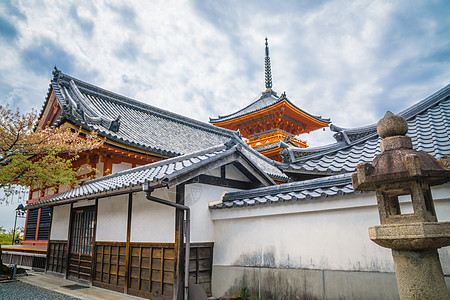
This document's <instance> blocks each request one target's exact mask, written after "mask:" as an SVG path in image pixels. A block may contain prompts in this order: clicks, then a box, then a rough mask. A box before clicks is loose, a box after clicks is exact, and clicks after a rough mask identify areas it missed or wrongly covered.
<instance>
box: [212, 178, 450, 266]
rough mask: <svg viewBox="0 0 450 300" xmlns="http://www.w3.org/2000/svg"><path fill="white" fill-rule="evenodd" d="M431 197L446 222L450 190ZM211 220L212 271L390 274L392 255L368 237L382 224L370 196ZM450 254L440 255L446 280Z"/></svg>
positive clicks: (231, 212) (226, 213)
mask: <svg viewBox="0 0 450 300" xmlns="http://www.w3.org/2000/svg"><path fill="white" fill-rule="evenodd" d="M433 197H434V198H435V199H436V201H435V206H436V210H437V215H438V219H439V221H448V220H449V219H450V185H447V186H445V187H440V188H435V189H433ZM408 206H409V204H406V203H405V204H402V211H403V209H405V210H408V209H409V208H408ZM212 218H213V220H215V221H214V222H215V232H214V235H215V244H214V265H222V266H233V265H234V266H266V267H288V268H306V269H329V270H356V271H381V272H394V267H393V261H392V255H391V251H390V250H389V249H386V248H382V247H380V246H378V245H376V244H375V243H373V242H372V241H370V239H369V236H368V227H370V226H374V225H378V224H380V221H379V215H378V209H377V206H376V198H375V194H374V193H364V194H358V195H349V196H343V197H336V198H329V199H319V200H311V201H303V202H296V203H293V204H281V205H261V206H259V207H253V208H236V209H222V210H214V211H212ZM448 248H449V247H446V248H445V249H441V250H440V256H441V263H442V266H443V269H444V273H447V274H448V273H450V260H449V254H450V253H449V250H448Z"/></svg>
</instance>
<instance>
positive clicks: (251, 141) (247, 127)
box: [209, 38, 330, 161]
mask: <svg viewBox="0 0 450 300" xmlns="http://www.w3.org/2000/svg"><path fill="white" fill-rule="evenodd" d="M265 52H266V55H265V83H266V90H265V91H264V92H262V93H261V95H260V96H259V98H258V99H257V100H255V101H254V102H252V103H251V104H249V105H248V106H246V107H244V108H242V109H240V110H238V111H236V112H234V113H232V114H229V115H226V116H218V117H217V118H216V119H214V118H210V120H209V122H210V123H211V124H213V125H216V126H219V127H223V128H227V129H230V130H234V131H239V132H240V134H241V135H242V137H243V138H244V139H245V141H246V142H247V144H248V145H249V146H250V147H252V148H254V149H255V150H257V151H258V152H260V153H261V154H263V155H265V156H267V157H268V158H271V159H273V160H277V161H282V158H281V156H280V151H281V150H283V149H284V148H286V147H288V146H289V145H291V146H294V147H300V148H307V147H308V145H307V144H306V141H303V140H301V139H299V138H298V135H300V134H303V133H309V132H311V131H314V130H317V129H320V128H323V127H328V124H329V123H330V119H323V118H321V117H320V116H314V115H311V114H309V113H307V112H305V111H304V110H302V109H300V108H298V107H297V106H295V105H294V104H293V103H292V102H291V101H289V99H288V98H287V97H286V92H284V93H283V94H281V96H278V95H277V93H276V92H275V91H273V90H272V71H271V66H270V57H269V45H268V42H267V38H266V48H265Z"/></svg>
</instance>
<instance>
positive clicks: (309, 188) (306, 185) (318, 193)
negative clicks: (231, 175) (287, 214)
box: [210, 174, 359, 209]
mask: <svg viewBox="0 0 450 300" xmlns="http://www.w3.org/2000/svg"><path fill="white" fill-rule="evenodd" d="M353 193H359V192H355V191H353V187H352V180H351V174H342V175H335V176H328V177H324V178H317V179H311V180H305V181H299V182H293V183H286V184H281V185H277V186H269V187H263V188H258V189H253V190H248V191H239V192H231V193H227V194H225V195H224V197H223V199H222V202H221V203H217V204H214V205H213V206H211V207H210V208H211V209H224V208H234V207H249V206H258V205H269V204H278V203H285V202H288V203H293V202H296V201H307V200H312V199H324V198H327V197H336V196H343V195H347V194H353Z"/></svg>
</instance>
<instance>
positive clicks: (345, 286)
mask: <svg viewBox="0 0 450 300" xmlns="http://www.w3.org/2000/svg"><path fill="white" fill-rule="evenodd" d="M446 283H447V287H448V288H450V278H449V277H446ZM243 287H247V288H248V289H249V291H250V296H256V297H259V298H263V299H386V300H387V299H399V295H398V290H397V283H396V279H395V274H394V273H379V272H351V271H331V270H307V269H282V268H255V267H234V266H213V276H212V294H213V296H214V297H215V298H222V297H226V298H227V299H228V298H229V297H230V296H232V295H234V294H237V293H239V290H240V289H241V288H243ZM449 290H450V289H449Z"/></svg>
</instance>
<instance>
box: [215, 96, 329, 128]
mask: <svg viewBox="0 0 450 300" xmlns="http://www.w3.org/2000/svg"><path fill="white" fill-rule="evenodd" d="M283 100H286V101H288V102H289V103H290V104H291V105H292V106H293V107H295V108H296V109H297V110H299V111H301V112H302V113H304V114H306V115H308V116H310V117H312V118H314V119H316V120H319V121H321V122H324V123H330V119H323V118H322V117H320V116H314V115H311V114H309V113H307V112H306V111H304V110H302V109H300V108H298V107H297V106H295V105H294V104H293V103H292V102H290V101H289V99H287V98H286V94H284V93H283V94H282V95H281V96H280V97H278V96H277V94H276V93H275V92H273V91H269V92H263V93H262V94H261V96H260V97H259V98H258V99H256V100H255V101H253V102H252V103H251V104H249V105H248V106H246V107H244V108H243V109H241V110H238V111H237V112H234V113H232V114H229V115H226V116H218V117H217V118H209V122H211V123H213V124H214V123H220V122H223V121H228V120H231V119H235V118H238V117H240V116H243V115H247V114H250V113H253V112H256V111H259V110H262V109H264V108H267V107H270V106H273V105H275V104H277V103H278V102H281V101H283Z"/></svg>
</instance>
